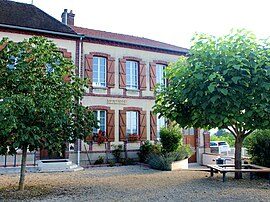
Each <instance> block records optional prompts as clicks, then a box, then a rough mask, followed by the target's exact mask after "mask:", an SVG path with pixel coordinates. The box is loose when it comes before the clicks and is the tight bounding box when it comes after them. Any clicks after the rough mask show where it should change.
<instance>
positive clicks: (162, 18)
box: [14, 0, 270, 48]
mask: <svg viewBox="0 0 270 202" xmlns="http://www.w3.org/2000/svg"><path fill="white" fill-rule="evenodd" d="M14 1H17V2H24V3H29V4H31V3H32V1H33V4H34V5H35V6H37V7H38V8H40V9H41V10H43V11H44V12H46V13H48V14H49V15H51V16H53V17H54V18H56V19H58V20H60V21H61V14H62V12H63V11H64V9H68V10H72V11H73V13H74V14H75V25H76V26H79V27H85V28H91V29H97V30H102V31H108V32H115V33H120V34H128V35H133V36H139V37H145V38H150V39H153V40H157V41H161V42H165V43H169V44H173V45H177V46H180V47H185V48H189V47H190V46H191V44H192V43H191V42H190V41H191V39H192V36H193V35H194V33H195V32H200V33H208V34H212V35H215V36H221V35H224V34H228V33H229V31H230V29H232V28H246V29H248V30H250V31H252V32H253V33H255V34H256V35H257V37H259V38H266V37H268V36H270V26H269V21H270V12H269V8H270V1H269V0H14Z"/></svg>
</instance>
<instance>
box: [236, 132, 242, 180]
mask: <svg viewBox="0 0 270 202" xmlns="http://www.w3.org/2000/svg"><path fill="white" fill-rule="evenodd" d="M243 140H244V139H243V137H242V136H241V135H238V136H237V138H236V139H235V154H234V157H235V163H234V165H235V169H241V168H242V161H241V156H242V155H241V154H242V145H243ZM234 177H235V179H242V173H240V172H236V173H235V176H234Z"/></svg>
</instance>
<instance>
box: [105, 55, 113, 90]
mask: <svg viewBox="0 0 270 202" xmlns="http://www.w3.org/2000/svg"><path fill="white" fill-rule="evenodd" d="M114 63H115V60H114V58H113V57H110V58H108V67H107V68H108V69H107V86H108V87H110V88H113V87H114V85H115V76H114V71H115V70H114Z"/></svg>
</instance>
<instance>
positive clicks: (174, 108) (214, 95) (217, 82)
mask: <svg viewBox="0 0 270 202" xmlns="http://www.w3.org/2000/svg"><path fill="white" fill-rule="evenodd" d="M192 41H193V46H192V47H191V49H190V55H189V57H188V58H184V57H181V58H180V59H179V61H178V62H177V63H175V64H172V65H171V66H169V67H168V68H167V70H166V75H167V78H168V80H169V85H168V86H167V87H165V88H163V89H162V90H161V91H160V92H159V93H158V95H157V97H156V104H155V106H154V109H155V111H156V112H157V113H160V115H161V116H165V117H167V118H169V119H170V120H173V121H176V122H177V123H179V124H180V126H182V127H198V128H216V127H218V128H219V129H221V128H224V129H227V130H229V131H230V132H231V133H232V134H233V135H234V137H235V149H236V152H235V168H237V169H238V168H241V147H242V143H243V140H244V139H245V138H246V137H247V136H248V135H249V134H250V133H251V132H252V131H254V130H255V129H265V128H269V127H270V122H269V120H270V77H269V76H270V48H269V45H270V44H269V42H268V41H267V40H259V39H257V38H256V37H255V35H254V34H252V33H250V32H248V31H246V30H237V31H234V30H232V31H231V33H230V34H228V35H225V36H223V37H214V36H210V35H207V34H195V36H194V38H193V39H192ZM241 177H242V176H241V173H236V174H235V178H241Z"/></svg>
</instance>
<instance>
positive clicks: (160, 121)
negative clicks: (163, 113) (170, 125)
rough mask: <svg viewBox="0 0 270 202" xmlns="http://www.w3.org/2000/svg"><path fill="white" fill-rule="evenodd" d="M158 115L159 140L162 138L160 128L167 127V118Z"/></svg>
mask: <svg viewBox="0 0 270 202" xmlns="http://www.w3.org/2000/svg"><path fill="white" fill-rule="evenodd" d="M158 117H159V115H157V140H160V129H161V128H162V127H165V128H166V127H167V119H166V118H165V117H160V118H158Z"/></svg>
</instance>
